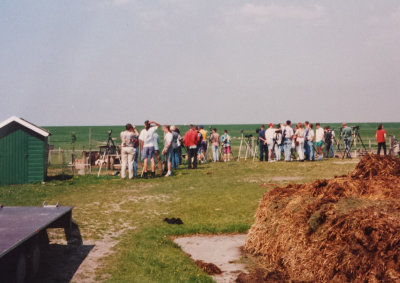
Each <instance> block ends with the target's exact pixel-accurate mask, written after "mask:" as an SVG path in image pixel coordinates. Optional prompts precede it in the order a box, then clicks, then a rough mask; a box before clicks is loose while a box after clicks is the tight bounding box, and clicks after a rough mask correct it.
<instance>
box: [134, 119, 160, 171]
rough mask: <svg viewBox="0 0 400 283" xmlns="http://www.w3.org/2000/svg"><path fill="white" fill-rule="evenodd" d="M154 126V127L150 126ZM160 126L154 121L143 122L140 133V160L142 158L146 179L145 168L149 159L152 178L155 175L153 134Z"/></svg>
mask: <svg viewBox="0 0 400 283" xmlns="http://www.w3.org/2000/svg"><path fill="white" fill-rule="evenodd" d="M152 124H154V125H155V126H152ZM158 127H160V124H158V123H157V122H154V121H148V120H147V121H145V122H144V129H143V130H142V131H141V132H140V135H139V140H140V145H141V148H142V158H143V176H144V178H147V170H148V169H147V167H148V164H147V162H148V160H149V159H150V166H151V176H152V177H153V178H154V177H155V175H156V173H155V163H154V137H153V134H154V133H155V132H156V131H157V129H158Z"/></svg>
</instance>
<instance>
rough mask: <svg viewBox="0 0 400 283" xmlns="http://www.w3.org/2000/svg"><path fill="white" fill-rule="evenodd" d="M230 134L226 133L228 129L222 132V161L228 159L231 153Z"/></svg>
mask: <svg viewBox="0 0 400 283" xmlns="http://www.w3.org/2000/svg"><path fill="white" fill-rule="evenodd" d="M231 139H232V138H231V136H230V135H229V134H228V131H227V130H225V131H224V134H223V135H222V136H221V143H222V148H223V150H224V162H227V161H230V160H229V159H230V155H231V153H232V148H231Z"/></svg>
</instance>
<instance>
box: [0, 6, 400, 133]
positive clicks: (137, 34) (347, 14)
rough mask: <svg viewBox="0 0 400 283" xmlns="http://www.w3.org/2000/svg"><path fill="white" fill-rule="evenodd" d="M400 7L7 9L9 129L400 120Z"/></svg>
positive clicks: (0, 87) (3, 33)
mask: <svg viewBox="0 0 400 283" xmlns="http://www.w3.org/2000/svg"><path fill="white" fill-rule="evenodd" d="M399 50H400V1H397V0H395V1H391V0H358V1H356V0H354V1H351V0H335V1H308V0H302V1H286V0H280V1H267V0H265V1H255V0H254V1H251V0H247V1H238V0H229V1H228V0H225V1H221V0H197V1H194V0H152V1H144V0H143V1H139V0H64V1H62V0H59V1H54V0H47V1H46V0H17V1H16V0H2V1H0V98H1V100H0V121H2V120H5V119H7V118H8V117H9V116H12V115H15V116H18V117H23V118H25V119H27V120H29V121H31V122H33V123H35V124H38V125H42V126H44V125H46V126H54V125H60V126H63V125H123V124H125V123H127V122H131V123H134V124H142V123H143V121H144V120H147V119H149V120H154V121H157V122H159V123H161V124H188V123H195V124H199V123H204V124H239V123H240V124H248V123H269V122H281V121H286V120H287V119H290V120H292V121H304V120H309V121H314V122H344V121H348V122H399V121H400V118H399V115H398V110H397V109H398V104H399V94H400V52H399Z"/></svg>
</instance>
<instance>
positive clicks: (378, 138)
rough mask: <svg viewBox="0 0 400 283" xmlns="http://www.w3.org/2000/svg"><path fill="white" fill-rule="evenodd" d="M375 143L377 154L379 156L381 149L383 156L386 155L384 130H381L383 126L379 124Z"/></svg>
mask: <svg viewBox="0 0 400 283" xmlns="http://www.w3.org/2000/svg"><path fill="white" fill-rule="evenodd" d="M375 137H376V141H377V142H378V152H377V154H378V155H380V153H381V148H383V155H386V130H384V129H383V125H382V124H379V125H378V129H377V131H376V136H375Z"/></svg>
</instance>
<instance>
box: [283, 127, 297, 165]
mask: <svg viewBox="0 0 400 283" xmlns="http://www.w3.org/2000/svg"><path fill="white" fill-rule="evenodd" d="M282 130H283V132H282V136H283V151H284V153H285V161H286V162H289V161H290V159H291V153H292V138H293V135H294V132H293V128H292V122H291V121H290V120H287V121H286V126H284V127H283V129H282Z"/></svg>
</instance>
